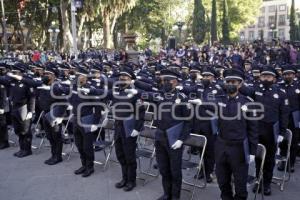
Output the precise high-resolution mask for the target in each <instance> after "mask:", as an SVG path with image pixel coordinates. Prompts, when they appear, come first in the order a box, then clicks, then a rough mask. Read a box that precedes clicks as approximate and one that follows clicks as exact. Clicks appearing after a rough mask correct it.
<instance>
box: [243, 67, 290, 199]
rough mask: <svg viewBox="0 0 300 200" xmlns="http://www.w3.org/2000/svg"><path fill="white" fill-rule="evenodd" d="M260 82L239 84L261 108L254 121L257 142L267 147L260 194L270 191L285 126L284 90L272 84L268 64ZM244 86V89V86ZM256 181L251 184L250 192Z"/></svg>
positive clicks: (262, 71) (273, 77)
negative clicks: (279, 143) (249, 84)
mask: <svg viewBox="0 0 300 200" xmlns="http://www.w3.org/2000/svg"><path fill="white" fill-rule="evenodd" d="M260 74H261V75H260V81H261V84H260V85H258V87H256V88H252V89H251V88H248V90H247V89H246V88H242V90H241V92H243V93H244V92H246V94H248V95H251V96H252V97H253V98H254V100H255V102H258V103H261V105H263V107H264V112H262V113H258V114H259V116H260V117H262V119H261V120H259V122H258V131H259V143H261V144H263V145H264V146H265V147H266V149H267V154H266V160H265V165H264V191H263V192H264V194H265V195H271V181H272V177H273V169H274V166H275V154H276V150H277V143H278V142H281V141H282V140H283V137H284V135H285V133H286V129H287V128H288V120H289V100H288V98H287V95H286V93H285V91H283V90H281V89H280V88H278V86H277V85H275V82H276V71H275V69H274V68H273V67H272V66H265V67H263V68H262V69H261V72H260ZM245 89H246V90H245ZM260 163H261V161H260V160H256V175H257V176H258V174H259V169H260ZM257 189H258V190H259V191H260V188H257V185H255V186H254V188H253V192H256V190H257Z"/></svg>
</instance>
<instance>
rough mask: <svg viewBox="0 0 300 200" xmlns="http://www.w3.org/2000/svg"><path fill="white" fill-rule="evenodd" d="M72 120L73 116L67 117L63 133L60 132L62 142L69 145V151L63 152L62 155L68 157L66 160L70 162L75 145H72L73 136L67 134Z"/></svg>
mask: <svg viewBox="0 0 300 200" xmlns="http://www.w3.org/2000/svg"><path fill="white" fill-rule="evenodd" d="M72 118H73V114H70V115H69V118H68V120H67V122H66V124H65V126H64V127H63V129H62V130H63V131H62V137H63V140H64V141H68V144H69V145H70V151H69V152H63V153H62V155H64V156H68V158H67V160H70V158H71V153H73V152H75V151H74V148H75V144H74V135H71V134H69V133H68V127H69V124H70V121H71V120H72Z"/></svg>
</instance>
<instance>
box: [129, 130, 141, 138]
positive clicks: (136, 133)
mask: <svg viewBox="0 0 300 200" xmlns="http://www.w3.org/2000/svg"><path fill="white" fill-rule="evenodd" d="M139 134H140V133H139V132H138V131H137V130H133V131H132V133H131V135H130V136H131V137H137V136H138V135H139Z"/></svg>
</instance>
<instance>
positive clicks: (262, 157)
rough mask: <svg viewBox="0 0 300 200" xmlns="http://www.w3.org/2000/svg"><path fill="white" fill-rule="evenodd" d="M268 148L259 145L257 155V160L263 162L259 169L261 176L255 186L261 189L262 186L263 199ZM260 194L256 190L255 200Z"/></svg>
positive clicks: (262, 196) (262, 195)
mask: <svg viewBox="0 0 300 200" xmlns="http://www.w3.org/2000/svg"><path fill="white" fill-rule="evenodd" d="M266 151H267V150H266V147H265V146H264V145H262V144H258V145H257V150H256V155H255V158H256V159H259V160H261V166H260V169H259V175H258V177H257V178H256V181H255V184H257V186H258V188H260V185H261V198H262V199H264V192H263V191H264V188H263V187H264V176H263V175H264V174H263V173H264V165H265V159H266ZM257 194H258V190H256V192H255V195H254V200H255V199H256V197H257Z"/></svg>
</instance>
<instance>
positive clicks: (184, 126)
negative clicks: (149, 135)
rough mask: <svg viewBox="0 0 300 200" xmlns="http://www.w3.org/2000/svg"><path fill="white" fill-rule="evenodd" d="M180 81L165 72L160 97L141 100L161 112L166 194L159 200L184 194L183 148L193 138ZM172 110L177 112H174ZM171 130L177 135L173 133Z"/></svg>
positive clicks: (159, 140)
mask: <svg viewBox="0 0 300 200" xmlns="http://www.w3.org/2000/svg"><path fill="white" fill-rule="evenodd" d="M179 77H180V74H179V73H178V72H177V71H175V70H171V69H165V70H162V71H161V79H162V83H163V84H162V91H161V93H157V94H155V95H154V96H153V95H148V93H145V94H147V95H145V96H144V95H142V99H144V100H145V101H151V102H155V103H156V104H157V107H158V108H159V109H158V110H157V113H155V115H156V119H157V123H156V124H157V131H156V139H155V140H156V141H155V147H156V159H157V163H158V167H159V171H160V174H161V176H162V186H163V190H164V194H163V196H161V197H160V198H159V200H170V199H172V200H176V199H180V193H181V184H182V171H181V167H182V166H181V165H182V153H183V146H182V145H183V142H184V141H185V140H186V139H187V137H188V136H189V134H190V120H191V115H190V113H191V111H190V109H189V106H188V104H187V96H186V95H184V94H183V93H180V92H179V91H178V90H177V89H176V86H177V85H178V78H179ZM150 94H151V93H150ZM173 106H174V107H173ZM172 110H173V111H174V112H171V111H172ZM172 113H174V115H175V116H174V115H172ZM176 127H178V128H176ZM172 129H174V130H175V132H173V131H171V130H172ZM169 131H170V132H169ZM168 134H171V135H172V134H173V136H170V135H169V136H168ZM172 137H173V139H171V138H172ZM171 141H173V142H172V143H171Z"/></svg>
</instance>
